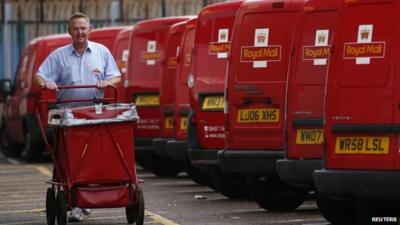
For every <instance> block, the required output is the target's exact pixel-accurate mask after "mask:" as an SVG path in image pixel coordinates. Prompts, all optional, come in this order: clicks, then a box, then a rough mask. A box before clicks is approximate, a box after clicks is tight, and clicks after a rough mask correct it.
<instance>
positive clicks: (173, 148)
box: [167, 18, 197, 179]
mask: <svg viewBox="0 0 400 225" xmlns="http://www.w3.org/2000/svg"><path fill="white" fill-rule="evenodd" d="M196 23H197V18H193V19H191V20H188V21H187V22H186V27H185V31H184V33H183V37H182V42H181V48H180V50H179V57H178V65H177V69H176V73H175V84H174V86H173V87H174V89H175V99H174V101H175V104H174V110H173V112H174V121H175V129H174V137H175V139H172V140H169V141H168V142H167V153H168V155H169V156H170V157H171V158H173V159H175V160H177V161H178V162H180V163H182V164H183V165H184V166H185V170H186V172H187V173H188V174H189V176H190V177H192V179H196V178H195V177H193V176H196V175H195V174H193V173H194V171H193V170H195V169H194V168H192V167H191V166H190V160H189V156H188V142H187V126H188V116H189V111H190V102H189V87H188V84H187V78H188V76H189V74H190V73H191V70H192V53H193V48H194V36H195V32H196Z"/></svg>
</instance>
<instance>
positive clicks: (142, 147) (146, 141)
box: [134, 138, 153, 157]
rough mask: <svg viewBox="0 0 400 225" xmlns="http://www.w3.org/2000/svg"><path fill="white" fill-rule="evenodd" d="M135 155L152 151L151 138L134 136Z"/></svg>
mask: <svg viewBox="0 0 400 225" xmlns="http://www.w3.org/2000/svg"><path fill="white" fill-rule="evenodd" d="M134 142H135V157H137V156H140V155H143V154H152V153H153V138H135V139H134Z"/></svg>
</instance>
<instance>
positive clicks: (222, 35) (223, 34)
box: [220, 32, 226, 40]
mask: <svg viewBox="0 0 400 225" xmlns="http://www.w3.org/2000/svg"><path fill="white" fill-rule="evenodd" d="M220 38H221V40H225V39H226V33H225V32H221V35H220Z"/></svg>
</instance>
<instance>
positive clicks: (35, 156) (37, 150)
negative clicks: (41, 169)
mask: <svg viewBox="0 0 400 225" xmlns="http://www.w3.org/2000/svg"><path fill="white" fill-rule="evenodd" d="M43 148H44V146H43V144H42V143H38V142H35V141H34V140H33V139H32V135H31V133H30V132H26V134H25V147H24V154H25V157H26V160H27V161H28V162H38V161H40V158H41V157H42V149H43Z"/></svg>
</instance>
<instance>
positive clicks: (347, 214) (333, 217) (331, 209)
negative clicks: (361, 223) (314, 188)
mask: <svg viewBox="0 0 400 225" xmlns="http://www.w3.org/2000/svg"><path fill="white" fill-rule="evenodd" d="M316 202H317V205H318V209H319V211H320V212H321V214H322V215H323V216H324V217H325V219H326V220H328V221H329V222H331V223H332V224H335V225H349V224H354V223H356V222H357V219H356V207H355V204H354V203H353V202H351V201H341V200H336V199H330V198H327V197H325V196H322V195H320V194H317V197H316Z"/></svg>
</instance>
